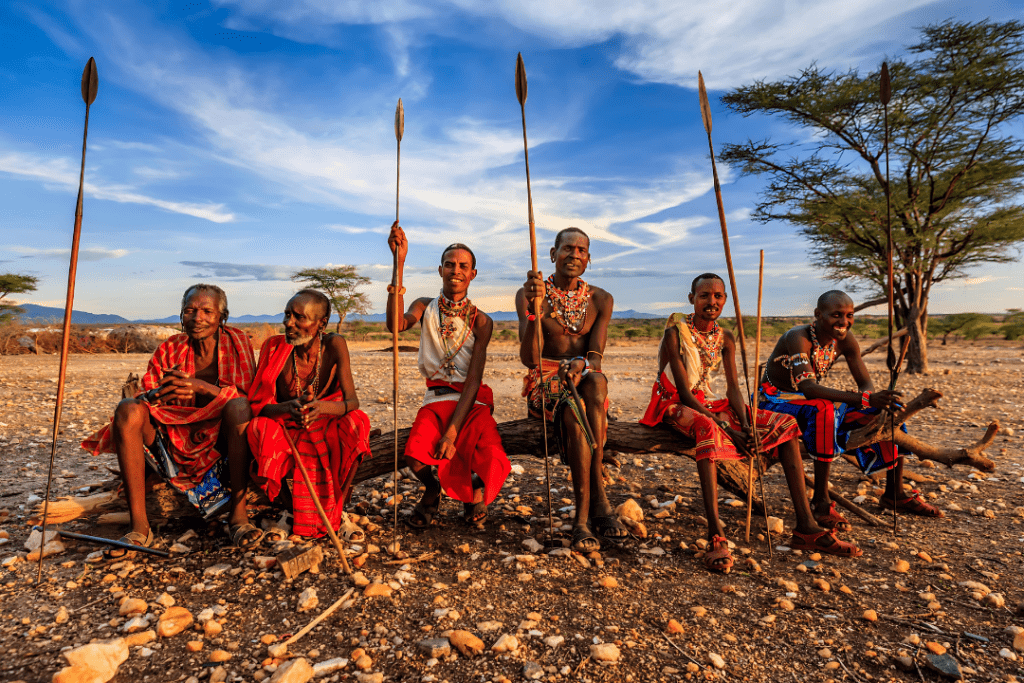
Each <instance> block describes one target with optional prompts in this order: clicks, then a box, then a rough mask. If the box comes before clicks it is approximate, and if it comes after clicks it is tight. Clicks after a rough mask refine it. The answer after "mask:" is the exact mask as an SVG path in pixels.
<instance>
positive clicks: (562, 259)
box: [551, 232, 590, 278]
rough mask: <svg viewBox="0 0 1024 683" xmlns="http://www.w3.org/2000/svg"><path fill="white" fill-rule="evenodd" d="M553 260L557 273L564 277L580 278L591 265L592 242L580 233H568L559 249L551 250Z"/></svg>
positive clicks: (561, 241) (560, 242) (563, 237)
mask: <svg viewBox="0 0 1024 683" xmlns="http://www.w3.org/2000/svg"><path fill="white" fill-rule="evenodd" d="M551 258H552V259H553V260H554V262H555V272H556V273H558V274H559V275H561V276H562V277H568V278H574V277H579V276H581V275H583V272H584V271H585V270H586V269H587V266H588V265H589V264H590V240H589V239H587V237H586V235H581V234H580V233H578V232H567V233H565V234H564V235H562V239H561V240H560V241H559V243H558V247H557V248H556V247H552V248H551Z"/></svg>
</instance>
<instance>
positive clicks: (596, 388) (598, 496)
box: [567, 373, 626, 537]
mask: <svg viewBox="0 0 1024 683" xmlns="http://www.w3.org/2000/svg"><path fill="white" fill-rule="evenodd" d="M578 388H579V391H580V398H582V399H583V402H584V403H585V404H586V410H587V422H589V423H590V431H592V432H593V433H594V439H595V440H596V441H597V448H595V449H593V450H592V452H591V453H590V454H589V455H590V466H589V471H588V477H589V483H590V495H589V498H588V504H589V506H590V507H589V514H590V515H591V516H594V517H611V516H614V510H613V509H612V505H611V503H610V502H608V495H607V493H606V492H605V486H604V476H603V465H604V444H605V441H606V440H607V437H608V414H607V413H606V412H605V407H604V404H605V401H607V400H608V380H607V379H605V376H604V375H602V374H599V373H593V374H590V375H587V376H586V377H585V378H583V380H581V381H580V384H579V387H578ZM567 412H568V411H567ZM580 439H581V445H582V446H583V449H585V450H591V449H590V448H589V447H588V446H587V445H586V444H585V443H582V442H585V441H586V437H585V436H584V435H583V433H582V431H581V432H580ZM584 455H586V454H585V453H584ZM577 512H578V510H577ZM625 535H626V533H625V530H624V529H623V532H622V533H621V534H616V535H615V537H624V536H625Z"/></svg>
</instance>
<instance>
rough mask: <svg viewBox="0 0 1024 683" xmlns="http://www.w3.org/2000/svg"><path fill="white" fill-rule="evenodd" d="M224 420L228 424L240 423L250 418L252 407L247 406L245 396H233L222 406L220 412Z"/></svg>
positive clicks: (247, 402) (247, 401)
mask: <svg viewBox="0 0 1024 683" xmlns="http://www.w3.org/2000/svg"><path fill="white" fill-rule="evenodd" d="M222 415H223V419H224V422H226V423H227V424H229V425H240V424H242V423H243V422H248V421H249V420H251V419H252V408H251V407H249V400H248V399H245V398H241V397H239V398H233V399H231V400H230V401H228V402H227V404H226V405H225V406H224V412H223V413H222Z"/></svg>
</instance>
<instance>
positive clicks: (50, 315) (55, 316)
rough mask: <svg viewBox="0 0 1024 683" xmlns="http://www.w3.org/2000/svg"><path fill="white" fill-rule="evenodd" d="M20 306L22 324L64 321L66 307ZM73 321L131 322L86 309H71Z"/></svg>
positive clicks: (79, 322)
mask: <svg viewBox="0 0 1024 683" xmlns="http://www.w3.org/2000/svg"><path fill="white" fill-rule="evenodd" d="M18 308H20V309H22V310H23V311H25V312H24V313H21V314H19V315H18V318H19V320H20V321H21V322H22V324H26V325H27V324H32V323H35V324H43V323H51V322H63V321H64V309H63V308H57V307H55V306H38V305H36V304H18ZM175 320H177V318H175ZM71 322H72V323H74V324H76V325H96V324H100V325H102V324H115V325H116V324H123V323H129V322H131V321H130V320H128V319H127V318H122V317H121V316H119V315H111V314H109V313H86V312H85V311H76V310H74V309H72V310H71Z"/></svg>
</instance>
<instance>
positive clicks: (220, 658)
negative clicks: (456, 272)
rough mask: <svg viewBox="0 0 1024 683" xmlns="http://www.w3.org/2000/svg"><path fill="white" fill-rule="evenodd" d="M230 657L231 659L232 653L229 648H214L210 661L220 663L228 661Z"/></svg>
mask: <svg viewBox="0 0 1024 683" xmlns="http://www.w3.org/2000/svg"><path fill="white" fill-rule="evenodd" d="M229 659H231V653H230V652H228V651H227V650H214V651H213V652H211V653H210V660H209V661H211V662H214V663H216V664H219V663H221V662H226V661H228V660H229Z"/></svg>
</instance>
